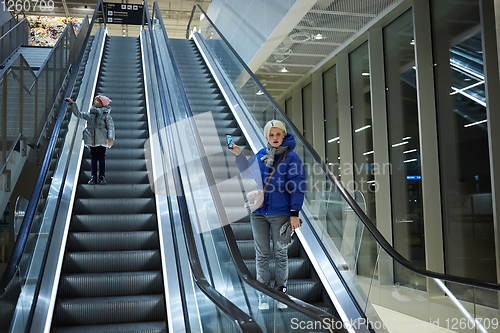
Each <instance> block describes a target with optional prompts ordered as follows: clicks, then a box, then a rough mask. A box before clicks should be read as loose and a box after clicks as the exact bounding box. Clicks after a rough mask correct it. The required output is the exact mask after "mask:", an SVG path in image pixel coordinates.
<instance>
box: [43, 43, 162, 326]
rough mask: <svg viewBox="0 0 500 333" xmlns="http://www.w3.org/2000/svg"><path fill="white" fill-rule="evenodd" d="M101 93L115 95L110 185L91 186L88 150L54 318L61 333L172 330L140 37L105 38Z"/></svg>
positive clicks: (108, 172) (108, 171)
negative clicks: (148, 150)
mask: <svg viewBox="0 0 500 333" xmlns="http://www.w3.org/2000/svg"><path fill="white" fill-rule="evenodd" d="M96 94H103V95H106V96H108V97H110V98H111V100H112V103H111V107H112V111H111V116H112V117H113V120H114V123H115V132H116V140H115V144H114V146H113V147H112V149H109V150H108V151H107V154H106V180H107V185H87V182H88V181H89V179H90V177H91V175H90V154H89V151H88V150H87V149H86V150H85V153H84V157H83V159H82V163H81V169H80V177H79V184H80V185H78V188H77V191H76V197H75V201H74V207H73V215H72V221H71V224H70V230H69V235H68V240H67V244H66V254H65V257H64V262H63V266H62V274H61V280H60V283H59V289H58V296H57V299H58V301H57V302H56V305H55V310H54V317H53V321H52V327H53V330H55V331H56V332H76V331H78V332H116V331H119V332H155V333H156V332H158V333H160V332H167V328H166V307H165V299H164V295H163V293H164V289H163V275H162V264H161V258H160V249H159V239H158V226H157V220H156V205H155V198H154V194H153V192H152V191H151V188H150V186H149V180H148V175H147V169H146V159H147V158H149V157H148V156H146V155H145V149H144V145H145V142H146V140H147V139H148V125H147V114H146V106H145V93H144V84H143V81H142V65H141V50H140V44H139V39H138V38H124V37H107V40H106V45H105V49H104V55H103V60H102V63H101V69H100V75H99V79H98V83H97V89H96Z"/></svg>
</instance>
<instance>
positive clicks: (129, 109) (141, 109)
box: [111, 100, 146, 120]
mask: <svg viewBox="0 0 500 333" xmlns="http://www.w3.org/2000/svg"><path fill="white" fill-rule="evenodd" d="M112 109H114V110H116V111H111V112H112V113H111V115H112V116H113V120H114V119H115V118H114V117H115V115H118V114H116V112H120V114H129V113H130V114H141V115H145V114H146V104H144V101H139V100H138V101H129V102H127V103H120V101H119V100H118V101H116V103H115V102H114V101H113V107H112Z"/></svg>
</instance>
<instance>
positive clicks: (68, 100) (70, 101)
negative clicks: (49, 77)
mask: <svg viewBox="0 0 500 333" xmlns="http://www.w3.org/2000/svg"><path fill="white" fill-rule="evenodd" d="M64 100H65V101H66V102H68V103H69V104H73V103H74V102H73V100H72V99H71V98H65V99H64Z"/></svg>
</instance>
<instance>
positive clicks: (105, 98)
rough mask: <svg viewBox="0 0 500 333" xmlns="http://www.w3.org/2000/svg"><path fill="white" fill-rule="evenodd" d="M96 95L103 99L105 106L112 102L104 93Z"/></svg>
mask: <svg viewBox="0 0 500 333" xmlns="http://www.w3.org/2000/svg"><path fill="white" fill-rule="evenodd" d="M96 97H97V98H99V99H100V100H101V102H102V105H103V106H107V105H108V104H109V103H111V102H112V101H111V99H110V98H109V97H106V96H104V95H97V96H96Z"/></svg>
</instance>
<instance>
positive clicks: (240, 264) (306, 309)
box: [155, 2, 333, 321]
mask: <svg viewBox="0 0 500 333" xmlns="http://www.w3.org/2000/svg"><path fill="white" fill-rule="evenodd" d="M155 4H156V2H155ZM160 20H161V27H162V30H163V34H164V36H165V41H166V45H167V49H168V51H169V56H170V59H171V62H172V66H173V70H174V73H175V76H176V80H177V84H178V86H179V90H180V92H181V96H182V100H183V103H184V108H185V109H186V112H187V115H188V120H189V123H190V126H191V129H192V131H193V134H194V139H195V145H196V147H197V149H198V151H199V153H200V156H207V155H206V154H205V152H204V149H203V144H202V140H201V137H200V134H199V132H198V130H197V126H196V124H195V123H194V115H193V112H192V110H191V106H190V105H189V102H188V98H187V94H186V92H185V89H184V85H183V83H182V79H181V76H180V73H179V69H178V67H177V62H176V61H175V58H174V56H173V52H172V47H171V45H170V42H169V40H168V35H167V32H166V30H165V26H164V25H163V20H162V19H161V16H160ZM201 163H202V166H203V169H204V170H205V175H206V177H207V180H208V182H209V185H210V186H209V188H210V189H211V191H212V189H213V188H214V187H213V186H211V185H215V178H214V176H213V173H212V170H211V168H210V166H209V165H208V160H207V159H206V158H201ZM212 195H218V192H217V191H212ZM216 201H217V200H216ZM216 209H217V213H218V214H219V218H221V215H223V214H225V211H224V209H221V208H220V207H218V205H217V204H216ZM221 220H227V216H226V218H225V219H222V218H221ZM229 229H230V227H229V226H228V225H227V224H226V225H225V226H223V227H222V230H223V232H224V237H225V238H226V243H227V244H228V248H229V253H230V255H231V258H232V260H233V262H234V264H235V267H236V271H237V272H238V275H239V276H240V277H241V278H242V279H243V280H244V281H245V283H247V284H248V285H250V286H251V287H252V288H254V289H257V290H258V291H260V292H262V293H264V294H266V295H268V296H271V297H272V298H274V299H276V300H278V301H279V302H282V303H284V304H286V305H288V306H289V307H290V308H293V309H294V310H296V311H298V312H300V313H303V314H305V315H306V316H308V317H311V318H313V319H315V320H317V321H322V320H323V319H325V318H329V319H333V317H332V316H331V315H330V314H328V313H326V312H324V311H322V310H319V309H318V308H316V307H314V306H312V305H310V304H308V303H306V302H303V301H301V300H298V299H295V301H292V300H291V299H290V298H289V296H288V295H285V294H283V293H281V292H277V291H275V290H273V289H271V288H269V287H267V286H266V285H264V284H262V283H260V282H258V281H257V280H256V279H255V278H254V277H253V276H252V274H251V273H250V271H249V270H248V267H247V266H246V264H245V262H244V261H243V258H242V257H241V254H240V252H239V250H238V246H237V244H236V241H235V239H234V236H232V235H233V234H232V231H231V230H229ZM231 236H232V238H231ZM228 239H229V241H228ZM231 240H232V241H231Z"/></svg>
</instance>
